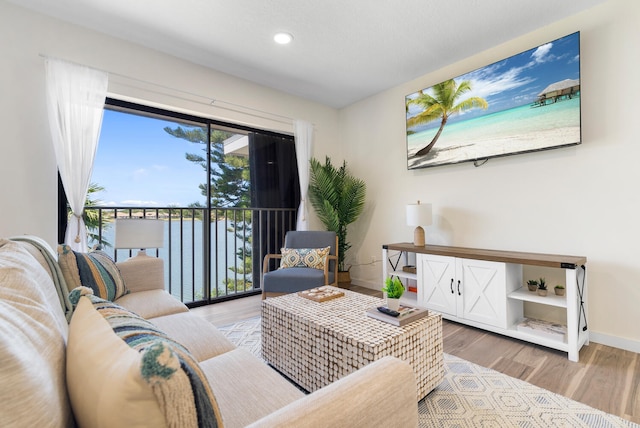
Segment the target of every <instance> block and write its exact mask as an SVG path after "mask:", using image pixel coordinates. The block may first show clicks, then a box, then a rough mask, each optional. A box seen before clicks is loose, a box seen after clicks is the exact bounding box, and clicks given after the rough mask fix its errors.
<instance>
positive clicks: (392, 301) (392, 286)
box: [382, 276, 404, 311]
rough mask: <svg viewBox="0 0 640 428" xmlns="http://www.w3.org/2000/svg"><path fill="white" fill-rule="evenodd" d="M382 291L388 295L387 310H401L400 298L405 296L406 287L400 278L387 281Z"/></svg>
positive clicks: (390, 278) (391, 278)
mask: <svg viewBox="0 0 640 428" xmlns="http://www.w3.org/2000/svg"><path fill="white" fill-rule="evenodd" d="M382 291H384V292H385V293H386V294H387V308H389V309H392V310H394V311H397V310H398V309H399V308H400V297H402V294H404V285H403V284H402V281H400V278H398V277H397V276H396V277H389V278H387V279H385V280H384V287H382Z"/></svg>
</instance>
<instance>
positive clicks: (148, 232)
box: [115, 218, 164, 257]
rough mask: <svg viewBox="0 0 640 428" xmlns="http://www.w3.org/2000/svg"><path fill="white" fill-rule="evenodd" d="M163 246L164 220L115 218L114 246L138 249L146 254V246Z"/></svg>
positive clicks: (140, 252) (143, 254) (140, 253)
mask: <svg viewBox="0 0 640 428" xmlns="http://www.w3.org/2000/svg"><path fill="white" fill-rule="evenodd" d="M163 246H164V221H163V220H148V219H131V218H128V219H116V243H115V248H116V249H117V248H123V249H127V248H128V249H136V248H137V249H138V250H140V251H139V252H138V256H143V257H144V256H146V255H147V253H146V251H145V250H146V249H147V248H161V247H163Z"/></svg>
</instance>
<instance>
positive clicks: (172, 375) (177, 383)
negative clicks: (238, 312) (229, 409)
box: [67, 287, 222, 427]
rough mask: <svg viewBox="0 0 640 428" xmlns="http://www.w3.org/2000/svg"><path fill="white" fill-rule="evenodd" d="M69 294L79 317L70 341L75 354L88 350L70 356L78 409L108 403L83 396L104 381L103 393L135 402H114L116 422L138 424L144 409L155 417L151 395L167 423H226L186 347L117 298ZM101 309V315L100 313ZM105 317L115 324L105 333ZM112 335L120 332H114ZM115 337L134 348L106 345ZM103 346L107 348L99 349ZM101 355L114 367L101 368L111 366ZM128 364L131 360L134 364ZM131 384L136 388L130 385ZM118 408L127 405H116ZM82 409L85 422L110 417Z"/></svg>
mask: <svg viewBox="0 0 640 428" xmlns="http://www.w3.org/2000/svg"><path fill="white" fill-rule="evenodd" d="M69 298H70V300H71V301H72V303H74V304H76V303H77V306H76V309H75V311H74V317H76V316H77V318H78V319H76V323H74V322H73V317H72V322H71V327H70V334H69V342H70V346H72V350H73V352H75V353H76V354H77V353H81V354H83V355H73V356H69V357H68V358H70V361H68V363H67V377H68V379H69V382H68V383H69V387H70V388H73V390H74V393H72V394H70V395H71V398H72V404H74V399H75V402H76V405H75V406H74V409H76V406H77V407H86V406H87V405H88V406H92V405H95V406H100V405H103V404H104V403H102V402H101V400H99V397H92V396H89V397H85V396H83V394H85V395H86V394H87V392H88V389H86V388H89V389H90V388H92V387H94V386H95V385H98V386H97V387H96V388H97V390H98V391H110V393H111V394H113V393H115V394H121V397H119V400H126V401H127V402H128V403H130V405H123V403H121V402H118V401H117V400H118V399H114V400H111V401H109V404H110V405H113V406H114V408H113V409H111V410H112V411H115V412H120V414H118V415H117V416H114V417H116V418H118V419H117V421H116V420H114V421H111V422H113V423H114V424H115V423H117V424H123V423H125V424H127V425H130V426H132V425H135V424H136V423H135V421H137V420H139V419H138V418H140V417H142V413H144V414H146V416H147V417H149V418H151V419H153V420H154V421H155V418H157V417H158V415H157V414H149V412H148V409H149V406H148V404H149V399H151V400H152V401H153V400H154V397H155V401H156V402H157V407H156V409H158V408H159V409H160V412H161V414H162V417H163V418H164V420H165V421H166V425H167V426H175V427H217V426H221V424H222V423H221V420H220V419H219V414H220V413H219V409H218V405H217V403H216V401H215V398H214V396H213V393H212V391H211V387H210V386H209V383H208V382H207V379H206V376H205V374H204V373H203V372H202V369H201V368H200V366H199V365H198V363H197V361H196V360H195V358H194V357H193V356H192V355H191V353H190V352H189V351H188V350H187V349H186V348H185V347H184V346H183V345H181V344H180V343H178V342H176V341H175V340H173V339H171V338H170V337H168V336H167V335H166V334H165V333H164V332H162V331H161V330H159V329H158V328H157V327H156V326H155V325H153V324H152V323H151V322H149V321H147V320H145V319H144V318H141V317H139V316H138V315H136V314H134V313H133V312H130V311H128V310H126V309H124V308H122V307H121V306H118V305H117V304H115V303H113V302H109V301H106V300H104V299H100V298H99V297H96V296H94V295H92V291H91V290H90V289H88V288H86V287H79V288H77V289H74V290H73V291H72V292H71V293H70V295H69ZM96 313H97V314H99V316H96V315H95V314H96ZM101 319H102V320H104V321H106V322H107V323H108V326H109V327H110V328H109V327H106V328H107V329H108V330H110V331H107V332H105V330H104V327H101V326H103V325H104V322H103V321H100V320H101ZM87 324H93V328H94V329H98V330H96V331H98V332H100V334H92V333H91V332H92V328H91V326H90V325H87ZM74 333H75V335H74ZM109 333H114V334H113V335H112V336H110V335H109ZM105 336H108V337H105ZM116 336H117V337H116ZM114 338H115V339H116V341H118V340H119V341H120V343H125V344H126V345H128V347H126V346H124V347H122V346H117V345H116V344H114V343H111V345H104V342H105V341H107V340H111V341H113V340H114ZM96 341H99V342H100V344H97V343H96ZM103 345H104V346H105V347H106V350H105V349H103V350H101V351H97V350H96V348H97V349H100V346H103ZM123 348H124V349H123ZM130 351H136V352H137V354H136V355H137V357H133V358H132V356H131V354H130ZM98 352H102V353H103V354H104V353H105V352H108V353H111V354H114V353H115V355H104V358H102V357H101V356H100V355H96V354H97V353H98ZM118 354H120V355H118ZM96 358H97V359H102V360H104V359H107V360H110V361H111V363H109V364H111V365H110V366H109V367H108V368H106V370H101V369H96V367H101V368H102V366H104V365H105V362H104V361H102V360H101V361H100V362H98V361H96ZM85 362H86V363H85ZM123 362H129V364H128V365H127V364H125V363H123ZM92 364H94V366H92ZM101 364H102V366H101ZM91 367H94V369H92V368H91ZM87 370H88V371H89V373H87ZM119 385H120V386H119ZM131 385H134V386H133V387H130V386H131ZM136 385H137V386H136ZM119 388H121V389H119ZM119 391H120V392H119ZM138 394H139V396H138ZM137 401H139V402H140V403H142V404H141V406H142V407H138V408H136V406H134V405H133V403H136V402H137ZM88 403H95V404H88ZM101 403H102V404H101ZM118 406H122V408H120V409H117V408H115V407H118ZM151 407H153V406H151ZM125 409H127V410H129V411H130V414H128V415H125V414H123V413H124V412H125ZM80 413H82V415H81V419H83V420H82V421H79V422H80V423H81V424H82V423H83V422H85V423H89V424H91V423H92V422H93V421H92V420H91V418H93V417H94V416H93V415H95V414H99V413H102V414H103V415H104V414H105V413H106V412H105V409H102V410H101V411H100V412H98V411H96V410H95V409H94V410H91V409H86V408H83V409H81V410H80ZM148 422H151V421H148ZM112 426H115V425H112ZM120 426H124V425H120Z"/></svg>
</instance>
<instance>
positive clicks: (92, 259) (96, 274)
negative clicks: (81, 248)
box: [58, 244, 128, 301]
mask: <svg viewBox="0 0 640 428" xmlns="http://www.w3.org/2000/svg"><path fill="white" fill-rule="evenodd" d="M58 264H59V265H60V270H61V271H62V275H63V276H64V280H65V281H66V283H67V288H68V289H69V290H73V289H74V288H76V287H80V286H84V287H89V288H91V289H92V290H93V293H94V294H95V295H96V296H98V297H101V298H103V299H106V300H110V301H114V300H116V299H117V298H119V297H121V296H124V295H125V294H127V293H128V290H127V288H126V286H125V284H124V280H123V279H122V275H121V274H120V270H119V269H118V267H117V266H116V264H115V263H114V261H113V260H111V257H109V255H107V254H106V253H105V252H103V251H91V252H89V253H78V252H75V251H73V250H72V249H71V247H69V246H68V245H66V244H64V245H59V246H58Z"/></svg>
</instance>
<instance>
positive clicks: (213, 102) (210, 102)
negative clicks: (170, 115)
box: [39, 53, 296, 124]
mask: <svg viewBox="0 0 640 428" xmlns="http://www.w3.org/2000/svg"><path fill="white" fill-rule="evenodd" d="M39 55H40V57H42V58H45V59H54V60H62V61H66V62H69V63H72V64H76V65H80V66H83V67H89V68H93V69H95V70H98V71H102V72H105V73H108V74H110V75H114V76H118V77H122V78H124V79H129V80H132V81H135V82H139V83H144V84H147V85H151V86H155V87H157V88H161V89H166V90H169V91H174V92H177V93H180V94H184V95H191V96H193V97H197V98H200V99H202V100H204V101H198V100H193V99H189V98H184V97H176V96H175V95H171V94H167V93H164V92H160V91H153V90H149V89H144V88H139V87H136V86H133V85H127V84H126V83H120V84H121V85H124V86H129V87H131V88H134V89H143V90H148V91H149V92H154V93H157V94H160V95H169V96H172V97H175V98H178V99H181V100H184V101H190V102H195V103H198V104H201V105H205V106H210V107H215V108H221V109H223V110H227V111H231V112H235V113H241V114H248V115H250V116H253V117H257V118H261V119H266V120H271V121H274V122H280V123H285V124H293V123H295V121H296V119H294V118H292V117H289V116H284V115H281V114H277V113H271V112H268V111H265V110H260V109H256V108H253V107H248V106H243V105H241V104H236V103H232V102H230V101H224V100H221V99H218V98H215V97H207V96H204V95H200V94H196V93H193V92H189V91H185V90H182V89H176V88H172V87H170V86H166V85H161V84H159V83H154V82H150V81H147V80H143V79H139V78H136V77H131V76H126V75H124V74H120V73H116V72H113V71H109V70H103V69H99V68H96V67H90V66H88V65H86V64H80V63H78V62H75V61H68V60H66V59H61V58H56V57H52V56H49V55H45V54H42V53H41V54H39ZM220 104H227V105H229V106H232V107H236V108H231V107H225V106H224V105H220ZM237 108H241V109H245V110H250V111H252V112H255V113H250V112H246V111H241V110H237ZM256 113H260V114H256ZM263 115H267V116H263ZM269 116H271V117H269ZM275 118H279V119H275ZM281 119H285V120H281Z"/></svg>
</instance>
